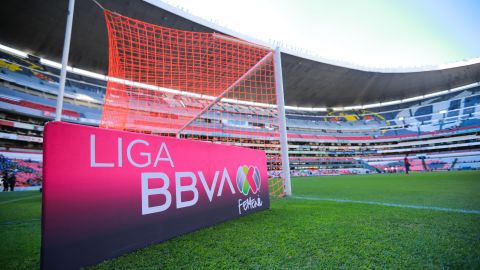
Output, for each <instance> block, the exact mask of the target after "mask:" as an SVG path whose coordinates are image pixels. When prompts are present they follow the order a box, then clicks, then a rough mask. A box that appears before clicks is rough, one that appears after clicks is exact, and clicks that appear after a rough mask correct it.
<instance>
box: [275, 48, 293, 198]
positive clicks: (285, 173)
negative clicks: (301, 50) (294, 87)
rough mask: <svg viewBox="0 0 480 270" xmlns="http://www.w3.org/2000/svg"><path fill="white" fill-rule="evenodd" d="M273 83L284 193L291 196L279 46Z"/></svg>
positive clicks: (276, 50) (276, 51) (276, 53)
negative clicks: (275, 88)
mask: <svg viewBox="0 0 480 270" xmlns="http://www.w3.org/2000/svg"><path fill="white" fill-rule="evenodd" d="M275 85H276V86H277V105H278V120H279V128H280V150H281V155H282V171H283V178H284V179H285V194H286V195H287V196H291V195H292V185H291V182H290V162H289V160H288V141H287V121H286V118H285V100H284V96H283V78H282V58H281V55H280V48H279V47H277V48H276V49H275Z"/></svg>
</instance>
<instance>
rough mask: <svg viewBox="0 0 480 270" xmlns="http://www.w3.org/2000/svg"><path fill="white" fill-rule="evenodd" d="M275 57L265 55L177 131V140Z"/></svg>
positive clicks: (270, 54)
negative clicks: (196, 120) (184, 131)
mask: <svg viewBox="0 0 480 270" xmlns="http://www.w3.org/2000/svg"><path fill="white" fill-rule="evenodd" d="M272 55H273V52H269V53H268V54H267V55H265V56H264V57H263V58H262V59H261V60H260V61H258V62H257V63H256V64H255V65H254V66H253V67H251V68H250V69H249V70H248V71H247V72H245V73H244V74H243V75H242V76H241V77H240V78H238V79H237V80H236V81H235V82H234V83H232V85H230V86H229V87H228V88H227V89H225V91H223V92H222V93H221V94H220V95H219V96H218V97H216V98H215V99H214V100H212V102H210V103H209V104H208V105H207V106H206V107H205V108H203V110H201V111H200V112H199V113H198V114H197V115H195V117H193V118H192V119H190V121H188V122H187V123H186V124H185V125H183V127H181V128H180V129H179V130H178V131H177V138H179V137H180V133H182V131H183V130H184V129H185V128H186V127H188V126H189V125H190V124H191V123H193V121H195V119H197V118H199V117H200V116H201V115H202V114H203V113H205V112H206V111H208V110H209V109H210V108H211V107H212V106H213V105H215V104H216V103H217V102H219V101H220V100H221V99H222V98H223V97H224V96H225V95H226V94H228V92H230V91H231V90H233V89H234V88H235V87H236V86H238V84H240V83H241V82H242V81H244V80H246V79H248V78H249V77H250V76H251V75H252V74H253V73H254V72H255V71H256V70H257V69H259V68H261V67H263V66H264V65H265V64H266V63H267V61H268V59H269V58H270V57H271V56H272Z"/></svg>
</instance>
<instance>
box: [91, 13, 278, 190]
mask: <svg viewBox="0 0 480 270" xmlns="http://www.w3.org/2000/svg"><path fill="white" fill-rule="evenodd" d="M105 18H106V22H107V29H108V41H109V67H108V76H109V80H108V84H107V90H106V97H105V103H104V108H103V114H102V119H101V124H100V126H101V127H103V128H110V129H118V130H127V131H134V132H143V133H151V134H159V135H164V136H177V137H180V138H187V139H196V140H203V141H211V142H213V143H222V144H231V145H237V146H243V147H250V148H256V149H262V150H264V151H265V152H266V153H267V162H268V164H267V165H268V170H269V176H270V178H271V180H270V181H269V182H270V193H271V194H272V195H273V196H282V195H283V194H284V181H283V180H282V178H281V170H282V166H281V158H280V140H279V116H278V115H279V114H278V107H277V97H276V87H275V70H274V52H273V51H272V50H271V49H270V48H267V47H263V46H259V45H256V44H252V43H249V42H246V41H243V40H240V39H236V38H232V37H230V36H224V35H220V34H216V33H201V32H191V31H183V30H177V29H171V28H166V27H162V26H158V25H153V24H149V23H146V22H142V21H138V20H135V19H132V18H129V17H126V16H122V15H120V14H117V13H114V12H111V11H108V10H107V11H105Z"/></svg>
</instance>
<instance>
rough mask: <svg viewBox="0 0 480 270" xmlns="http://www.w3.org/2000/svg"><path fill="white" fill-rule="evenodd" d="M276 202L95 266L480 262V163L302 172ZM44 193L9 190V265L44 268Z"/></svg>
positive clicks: (3, 231)
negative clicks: (454, 168)
mask: <svg viewBox="0 0 480 270" xmlns="http://www.w3.org/2000/svg"><path fill="white" fill-rule="evenodd" d="M293 191H294V194H295V196H294V197H293V198H289V199H280V200H273V202H272V207H271V209H270V210H268V211H264V212H261V213H257V214H253V215H249V216H246V217H242V218H238V219H235V220H232V221H229V222H226V223H223V224H220V225H217V226H214V227H210V228H206V229H203V230H200V231H196V232H193V233H189V234H187V235H184V236H181V237H178V238H175V239H173V240H170V241H167V242H165V243H162V244H157V245H153V246H151V247H148V248H145V249H142V250H139V251H137V252H134V253H131V254H127V255H125V256H122V257H119V258H116V259H113V260H110V261H106V262H104V263H102V264H99V265H97V266H94V267H92V268H93V269H182V268H183V269H199V268H209V269H284V268H288V269H292V268H294V269H307V268H309V269H328V268H335V269H338V268H343V269H357V268H363V269H370V268H387V269H424V268H433V269H442V268H443V269H479V268H480V171H479V172H444V173H417V174H413V175H410V176H405V175H359V176H332V177H304V178H295V179H293ZM40 201H41V197H40V195H39V194H38V192H18V193H7V194H5V193H2V194H0V241H1V244H0V267H1V268H2V269H34V268H38V267H39V251H40V208H41V205H40Z"/></svg>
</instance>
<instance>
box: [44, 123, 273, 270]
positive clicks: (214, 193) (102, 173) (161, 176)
mask: <svg viewBox="0 0 480 270" xmlns="http://www.w3.org/2000/svg"><path fill="white" fill-rule="evenodd" d="M44 134H45V135H44V136H45V137H44V158H43V160H44V169H43V170H44V184H43V205H42V251H41V265H42V268H44V269H77V268H79V267H82V266H86V265H91V264H95V263H98V262H101V261H102V260H105V259H109V258H113V257H116V256H119V255H121V254H124V253H126V252H129V251H133V250H135V249H138V248H142V247H145V246H148V245H150V244H152V243H158V242H161V241H165V240H167V239H170V238H173V237H175V236H178V235H181V234H183V233H186V232H190V231H193V230H196V229H199V228H202V227H206V226H210V225H213V224H216V223H219V222H222V221H225V220H228V219H231V218H235V217H239V216H242V215H245V214H249V213H253V212H256V211H259V210H263V209H267V208H269V206H270V202H269V195H268V176H267V164H266V156H265V152H264V151H260V150H253V149H248V148H241V147H234V146H226V145H218V144H213V143H209V142H200V141H192V140H184V139H176V138H171V137H161V136H154V135H145V134H138V133H131V132H122V131H113V130H107V129H100V128H93V127H87V126H81V125H74V124H68V123H62V122H52V123H48V124H47V125H46V127H45V132H44Z"/></svg>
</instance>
